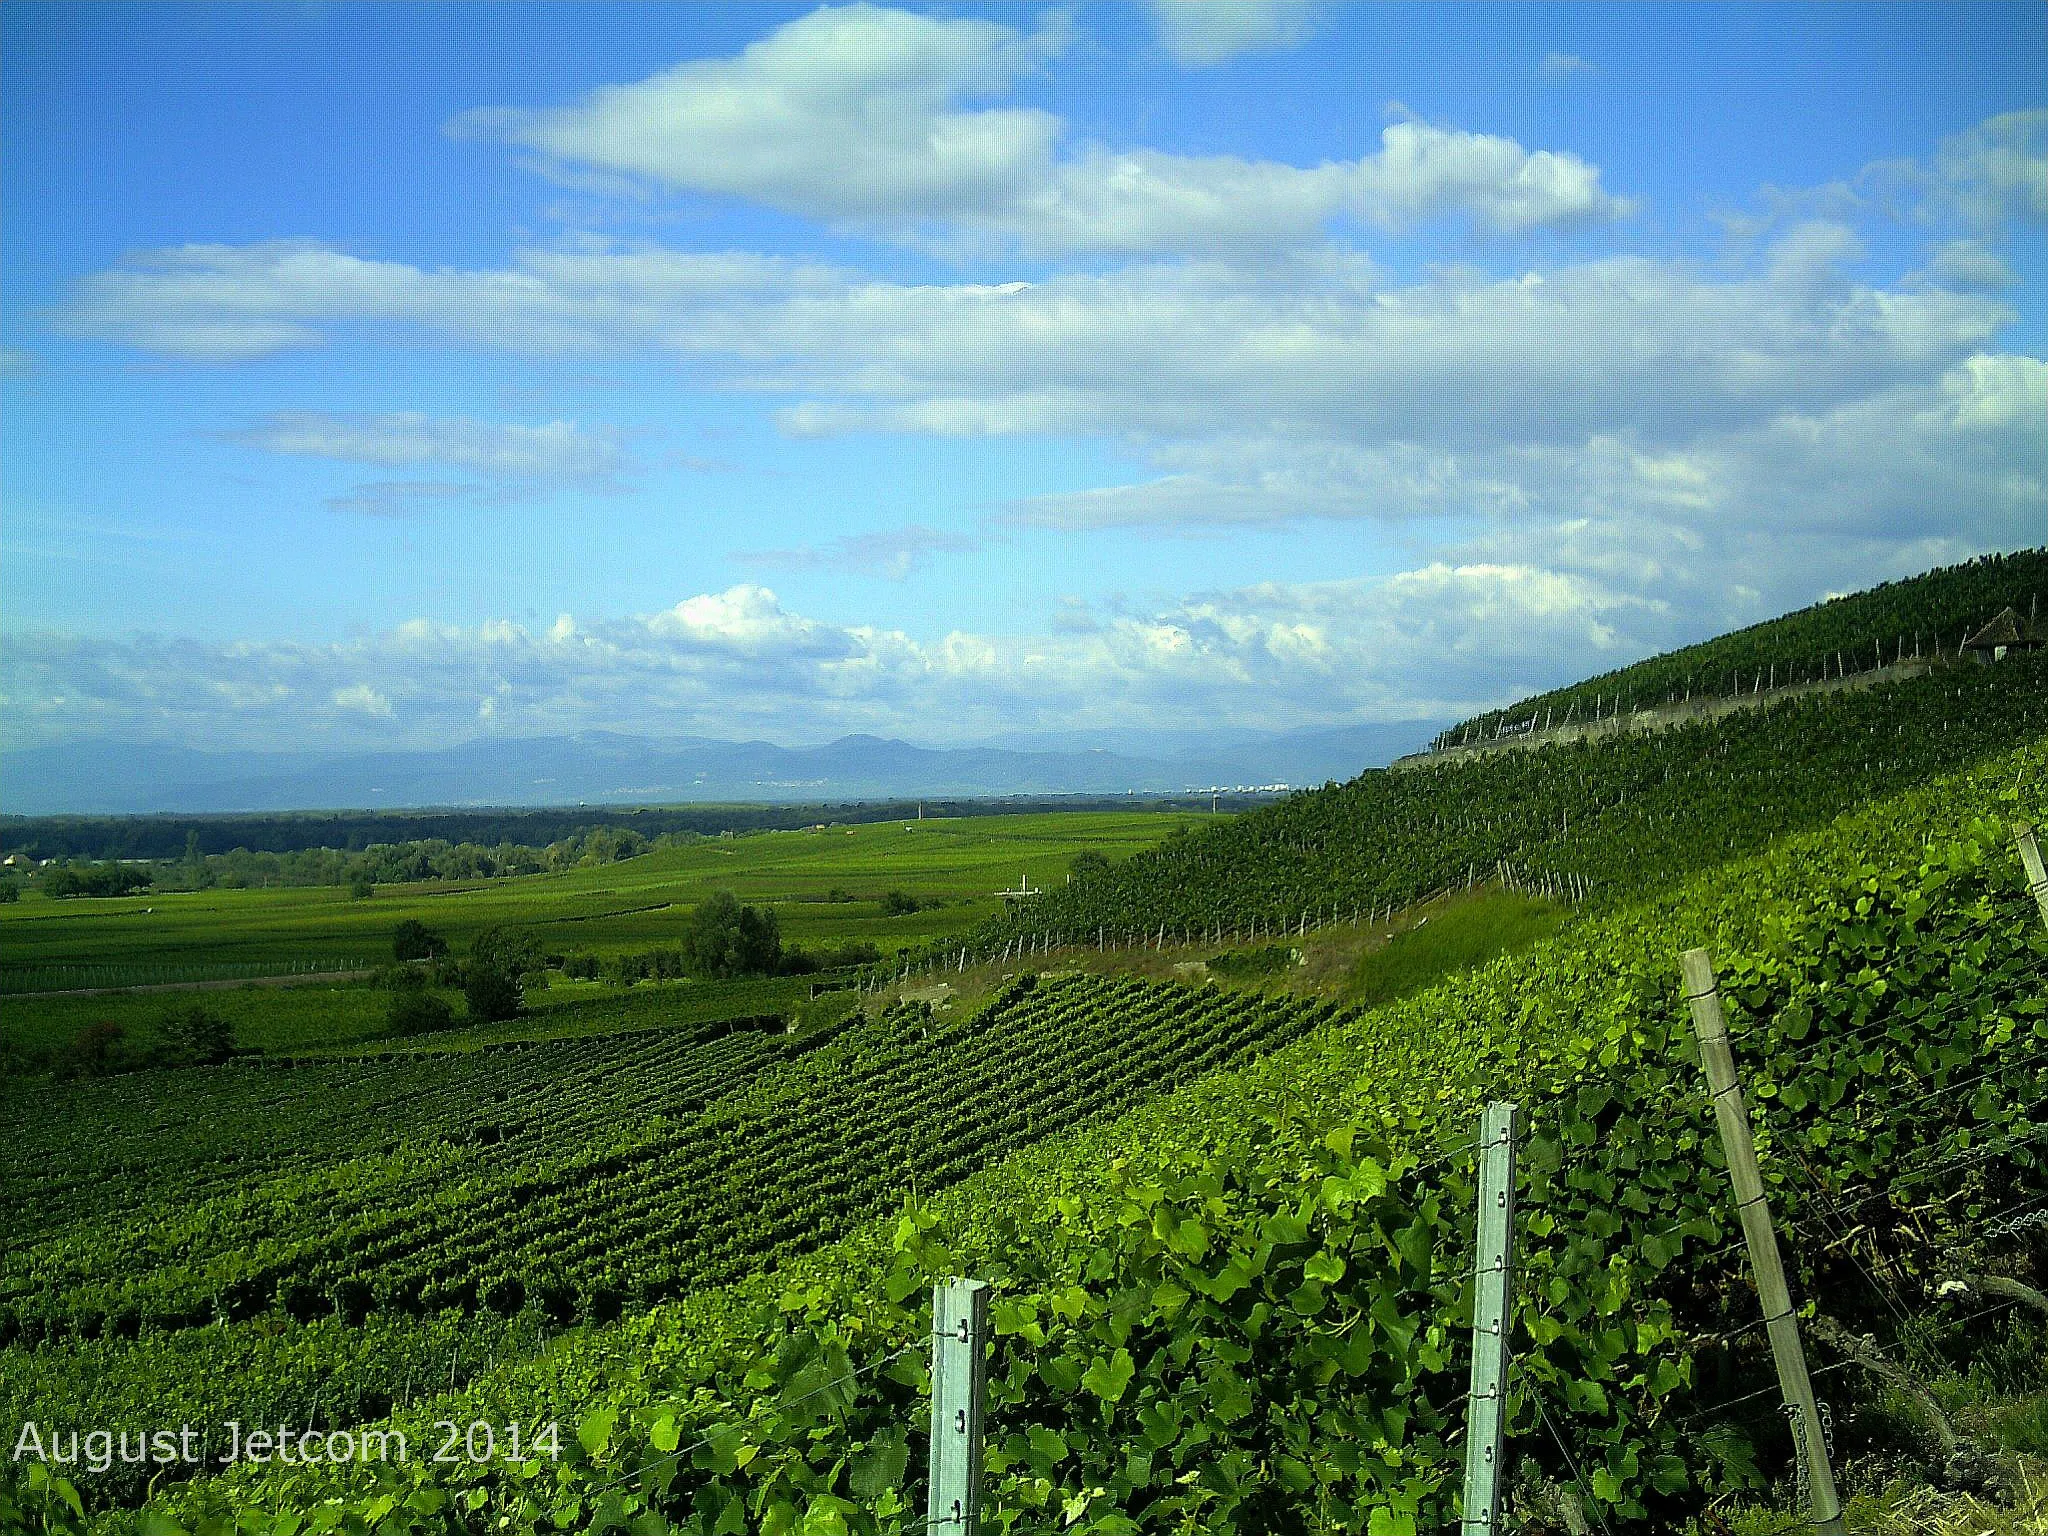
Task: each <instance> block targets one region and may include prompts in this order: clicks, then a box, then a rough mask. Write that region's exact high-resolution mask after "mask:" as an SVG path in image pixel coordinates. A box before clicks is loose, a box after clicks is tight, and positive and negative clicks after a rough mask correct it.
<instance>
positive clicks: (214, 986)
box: [0, 971, 377, 1002]
mask: <svg viewBox="0 0 2048 1536" xmlns="http://www.w3.org/2000/svg"><path fill="white" fill-rule="evenodd" d="M376 974H377V973H376V972H375V971H297V972H294V973H293V974H292V975H289V976H235V977H230V978H229V979H227V980H225V981H152V982H149V983H147V984H145V985H143V986H139V987H68V988H65V989H63V990H61V991H55V992H0V1001H4V1002H13V1001H14V1000H15V999H17V998H25V997H105V996H106V995H107V994H108V993H110V992H219V991H223V990H225V989H226V988H229V987H311V986H317V985H319V984H320V983H321V982H324V981H361V980H362V979H363V978H364V977H366V976H374V975H376Z"/></svg>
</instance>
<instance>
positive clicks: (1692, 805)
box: [935, 652, 2048, 955]
mask: <svg viewBox="0 0 2048 1536" xmlns="http://www.w3.org/2000/svg"><path fill="white" fill-rule="evenodd" d="M2043 729H2048V653H2040V652H2037V653H2035V654H2034V655H2032V656H2016V657H2011V658H2008V659H2007V660H2006V661H2004V662H2001V663H1999V664H1997V665H1995V666H1975V665H1970V666H1961V667H1955V668H1949V669H1944V670H1942V671H1939V672H1935V673H1930V674H1927V675H1923V676H1919V677H1915V678H1910V679H1906V680H1903V681H1900V682H1897V683H1893V684H1888V685H1886V686H1883V687H1880V688H1875V689H1869V690H1859V691H1855V692H1845V693H1837V694H1827V695H1816V696H1811V697H1807V698H1800V699H1789V700H1785V701H1782V702H1780V703H1777V704H1775V705H1770V706H1767V707H1764V708H1760V709H1757V710H1754V711H1748V712H1744V713H1741V714H1737V715H1729V716H1726V717H1723V718H1721V719H1717V720H1707V721H1700V722H1696V723H1692V724H1688V725H1685V726H1681V727H1677V728H1675V729H1672V730H1668V731H1662V732H1658V733H1655V734H1651V735H1636V736H1624V737H1614V738H1608V739H1605V740H1601V741H1597V742H1584V743H1575V744H1568V745H1560V746H1552V747H1545V748H1541V749H1538V750H1532V751H1529V752H1522V753H1514V754H1505V755H1498V756H1493V757H1486V758H1475V759H1469V760H1454V761H1447V762H1445V763H1444V764H1442V765H1441V766H1438V767H1434V768H1430V769H1427V770H1422V771H1411V772H1402V773H1387V772H1374V773H1368V774H1365V775H1363V776H1361V777H1359V778H1357V779H1354V780H1352V781H1351V782H1350V783H1348V784H1344V785H1338V786H1329V787H1325V788H1323V789H1320V790H1312V791H1309V792H1307V793H1304V794H1299V795H1294V796H1291V797H1289V798H1288V799H1286V800H1284V801H1282V802H1280V803H1279V804H1277V805H1273V806H1269V807H1265V808H1263V809H1260V810H1256V811H1251V812H1248V813H1246V814H1245V815H1242V816H1238V817H1235V818H1233V819H1232V820H1231V821H1229V822H1227V823H1224V824H1222V825H1220V826H1216V827H1214V828H1207V827H1205V828H1202V829H1200V830H1197V831H1194V832H1191V833H1188V834H1187V835H1185V836H1180V837H1174V838H1169V839H1168V840H1167V841H1166V842H1165V843H1163V844H1161V845H1160V846H1159V847H1157V848H1154V849H1150V850H1147V851H1146V852H1143V853H1140V854H1137V855H1134V856H1133V857H1131V858H1130V859H1128V860H1126V861H1125V862H1123V863H1121V864H1118V865H1116V866H1114V867H1112V868H1110V869H1107V870H1101V871H1096V872H1092V873H1088V874H1084V875H1082V876H1079V877H1077V878H1076V879H1075V880H1074V881H1073V883H1072V884H1070V885H1065V886H1055V887H1053V888H1052V889H1050V890H1048V891H1047V892H1046V893H1045V894H1044V895H1042V896H1039V897H1037V898H1035V899H1033V900H1031V901H1028V902H1017V903H1013V904H1012V906H1011V908H1010V910H1009V911H1007V912H1005V913H1003V914H1000V915H999V916H997V917H995V918H992V919H990V920H989V921H988V922H986V923H984V924H983V925H982V926H981V927H979V928H978V929H976V930H975V931H974V932H973V933H972V934H971V935H969V936H968V938H967V939H966V940H965V941H964V944H963V943H962V942H961V941H952V942H951V943H950V944H949V945H948V946H945V947H942V949H941V950H939V951H936V952H935V953H939V954H943V953H951V952H953V951H954V950H956V949H958V948H961V947H964V948H965V949H966V950H967V951H968V953H970V954H974V955H990V954H1000V953H1002V952H1004V950H1005V949H1006V947H1010V946H1014V945H1016V944H1017V943H1018V942H1020V941H1023V942H1026V943H1029V944H1033V945H1036V944H1042V943H1045V942H1052V943H1055V944H1058V943H1084V944H1092V943H1095V942H1096V941H1097V939H1098V936H1101V937H1103V938H1105V939H1107V940H1110V941H1122V942H1131V941H1134V940H1136V939H1139V938H1141V937H1143V936H1145V935H1150V934H1155V933H1157V932H1158V931H1159V930H1160V929H1162V928H1163V929H1164V930H1165V932H1166V935H1167V936H1168V937H1169V938H1171V937H1174V936H1176V935H1185V936H1188V937H1191V938H1203V937H1208V936H1211V935H1217V936H1227V935H1231V934H1248V933H1251V932H1253V931H1255V930H1256V931H1258V932H1263V933H1271V932H1274V931H1275V930H1278V929H1284V930H1288V931H1293V930H1295V929H1297V928H1299V927H1301V926H1302V925H1303V924H1306V925H1308V926H1311V927H1312V926H1315V925H1316V924H1318V923H1323V922H1328V921H1332V920H1335V919H1338V918H1349V917H1350V916H1351V915H1352V914H1353V913H1354V912H1357V911H1370V910H1372V909H1374V908H1384V907H1386V906H1389V905H1393V906H1400V905H1404V904H1406V903H1409V902H1413V901H1416V900H1418V899H1420V898H1422V897H1423V896H1425V895H1428V894H1430V893H1431V892H1434V891H1437V890H1441V889H1443V888H1444V887H1446V886H1450V885H1462V884H1464V883H1465V882H1466V881H1468V880H1470V879H1472V878H1474V877H1475V876H1487V875H1490V874H1491V872H1493V871H1494V870H1496V869H1497V868H1499V867H1501V866H1502V865H1508V866H1512V867H1513V868H1514V869H1515V870H1516V871H1518V872H1519V874H1520V875H1521V876H1522V877H1525V878H1527V879H1530V880H1534V881H1539V882H1541V881H1550V882H1552V883H1553V884H1555V885H1556V886H1557V887H1558V888H1560V889H1569V890H1571V891H1573V892H1585V891H1590V892H1591V893H1592V894H1593V895H1594V896H1595V897H1597V898H1599V899H1602V900H1607V899H1612V898H1615V897H1618V896H1621V895H1625V894H1627V893H1630V892H1633V891H1637V890H1641V889H1645V888H1648V887H1650V886H1653V885H1655V884H1656V883H1658V882H1661V881H1665V880H1670V879H1673V878H1676V877H1678V876H1681V875H1683V874H1686V873H1688V872H1690V871H1692V870H1696V869H1699V868H1703V867H1705V866H1707V865H1710V864H1714V863H1718V862H1720V861H1721V860H1723V859H1726V858H1728V857H1730V856H1731V855H1734V854H1740V853H1747V852H1753V851H1756V850H1758V849H1761V848H1762V847H1764V846H1765V844H1766V843H1767V842H1768V841H1769V840H1770V839H1771V838H1773V837H1777V836H1781V835H1783V834H1785V833H1788V832H1794V831H1799V830H1801V829H1804V828H1809V827H1813V826H1817V825H1821V824H1823V823H1825V822H1827V821H1829V820H1831V819H1832V818H1833V817H1835V816H1838V815H1840V814H1842V813H1843V812H1844V811H1847V810H1849V809H1850V808H1852V807H1854V806H1856V805H1858V804H1861V803H1864V802H1866V801H1868V800H1870V799H1872V798H1874V797H1877V796H1881V795H1883V794H1885V793H1888V792H1890V791H1893V790H1897V789H1900V788H1903V787H1906V786H1908V785H1912V784H1917V783H1925V782H1926V781H1928V780H1929V779H1931V778H1932V777H1934V776H1936V775H1938V774H1940V773H1944V772H1947V771H1950V770H1952V769H1955V768H1957V767H1961V766H1963V765H1965V764H1968V763H1970V762H1973V761H1975V760H1977V759H1978V758H1980V757H1982V756H1984V755H1985V754H1986V753H1989V752H1995V751H1999V750H2001V749H2004V748H2007V747H2010V746H2013V745H2015V744H2016V743H2019V742H2022V741H2026V740H2029V739H2031V738H2033V737H2034V736H2036V735H2038V734H2039V733H2040V732H2041V731H2042V730H2043Z"/></svg>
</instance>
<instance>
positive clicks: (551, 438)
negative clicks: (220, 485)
mask: <svg viewBox="0 0 2048 1536" xmlns="http://www.w3.org/2000/svg"><path fill="white" fill-rule="evenodd" d="M240 441H242V442H245V443H248V444H249V445H250V446H252V447H256V448H262V449H265V450H267V451H269V452H271V453H283V454H296V455H301V456H304V457H309V458H320V459H338V460H341V461H343V462H346V463H353V464H373V465H377V466H380V467H383V468H390V469H400V468H412V467H414V466H418V465H427V464H433V465H444V466H446V467H448V468H451V469H465V470H469V471H471V472H473V473H476V474H480V475H484V476H486V477H488V478H490V479H493V480H523V481H555V482H582V483H586V484H590V483H603V482H607V481H609V480H611V479H612V478H613V477H615V476H616V475H617V474H618V473H619V472H620V471H621V470H622V469H624V468H625V455H624V453H623V451H622V450H621V448H620V446H619V442H618V437H617V434H616V433H613V432H609V431H602V430H600V431H590V430H587V429H585V428H582V427H579V426H578V425H577V424H576V423H575V422H573V421H552V422H548V423H546V424H545V425H542V426H537V427H521V426H498V425H494V424H492V423H489V422H482V421H472V420H470V419H468V418H466V417H432V416H426V415H423V414H421V413H420V412H417V411H400V412H392V413H387V414H384V415H346V414H335V413H331V412H325V411H278V412H275V413H273V414H272V415H270V416H268V417H266V418H265V419H264V420H263V422H262V423H261V424H259V425H258V426H256V427H254V428H252V429H251V430H249V431H247V432H244V433H242V434H240Z"/></svg>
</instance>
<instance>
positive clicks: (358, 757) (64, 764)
mask: <svg viewBox="0 0 2048 1536" xmlns="http://www.w3.org/2000/svg"><path fill="white" fill-rule="evenodd" d="M1443 724H1444V722H1443V721H1441V720H1409V721H1401V722H1397V723H1393V724H1374V725H1355V726H1343V727H1337V728H1332V729H1324V730H1312V731H1297V732H1289V733H1285V734H1275V735H1268V736H1258V735H1252V734H1248V733H1244V732H1215V733H1199V732H1194V733H1190V732H1181V733H1175V734H1173V735H1170V736H1167V735H1161V736H1156V737H1150V738H1148V737H1147V736H1146V735H1145V734H1144V733H1140V732H1122V733H1118V734H1117V735H1116V736H1115V737H1113V738H1089V737H1086V736H1083V735H1080V734H1074V733H1070V734H1068V735H1063V736H1059V737H1053V738H1042V739H1038V740H1036V741H1034V740H1033V739H1032V738H1028V737H1010V738H1006V739H1005V741H1004V743H1003V744H1002V745H990V746H979V747H918V746H912V745H911V744H909V743H908V742H902V741H893V740H888V739H885V738H882V737H879V736H842V737H841V738H840V739H839V740H837V741H833V742H829V743H826V744H825V745H823V746H815V747H779V746H776V745H774V744H773V743H771V742H765V741H716V740H712V739H710V738H706V737H674V738H668V739H663V740H652V739H648V738H643V737H635V736H621V735H617V734H614V733H611V732H606V731H586V732H583V733H581V734H578V735H575V736H558V737H536V738H528V739H523V740H491V739H487V740H478V741H471V742H465V743H463V744H462V745H460V746H453V747H446V748H442V749H440V750H436V751H426V752H356V753H329V752H198V751H194V750H192V749H190V748H187V747H172V746H157V745H142V744H132V743H124V742H113V741H78V742H67V743H64V744H61V745H57V746H47V747H32V748H27V749H24V750H21V751H13V752H5V753H0V811H5V812H8V813H10V814H13V815H23V816H47V815H57V814H61V813H63V812H77V813H80V814H102V815H105V814H130V813H144V812H150V811H193V812H197V811H282V810H315V809H342V808H347V809H383V808H386V807H400V806H475V805H492V806H515V805H568V804H578V803H588V804H592V805H633V804H655V803H666V802H677V801H697V800H717V801H733V800H737V801H818V800H848V799H877V798H892V797H898V796H904V795H932V796H941V795H945V796H956V797H959V796H976V795H1056V794H1097V795H1099V794H1122V793H1125V792H1131V793H1143V794H1150V793H1178V792H1182V791H1186V790H1204V789H1210V788H1226V789H1228V788H1237V787H1247V788H1248V787H1262V786H1271V785H1286V786H1290V787H1295V786H1301V785H1308V784H1320V783H1322V782H1323V781H1324V780H1326V779H1338V780H1342V779H1348V778H1351V777H1352V776H1354V775H1355V774H1357V773H1359V772H1361V771H1362V770H1364V769H1366V768H1371V767H1378V766H1380V765H1382V764H1384V763H1387V762H1389V761H1391V760H1392V759H1393V758H1395V757H1398V756H1400V755H1401V754H1402V753H1405V752H1411V751H1414V750H1416V749H1417V748H1419V747H1421V746H1422V745H1423V744H1424V743H1426V742H1427V741H1428V740H1429V738H1430V737H1431V736H1433V735H1434V734H1435V733H1436V732H1437V731H1438V730H1439V729H1441V728H1442V726H1443ZM1106 740H1109V741H1113V742H1114V745H1115V748H1116V749H1115V750H1111V749H1110V747H1109V746H1107V745H1103V744H1101V743H1102V742H1104V741H1106ZM1148 749H1149V750H1148Z"/></svg>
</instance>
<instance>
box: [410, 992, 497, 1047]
mask: <svg viewBox="0 0 2048 1536" xmlns="http://www.w3.org/2000/svg"><path fill="white" fill-rule="evenodd" d="M514 997H515V998H516V997H517V989H516V988H515V989H514ZM514 1007H515V1009H516V1007H517V1004H516V1002H515V1004H514ZM471 1011H472V1012H474V1011H475V1008H474V1005H472V1007H471ZM388 1017H389V1019H390V1022H391V1033H392V1034H394V1035H424V1034H428V1033H430V1032H431V1031H433V1030H437V1029H446V1028H448V1026H449V1025H451V1024H453V1023H454V1022H455V1010H454V1009H452V1008H450V1007H449V1006H448V1004H447V1003H446V1002H445V1001H444V1000H443V999H441V998H440V997H437V996H436V995H435V994H434V993H432V992H428V991H426V990H424V989H420V990H415V991H405V992H399V993H397V994H396V995H395V996H393V997H392V999H391V1012H390V1014H389V1015H388Z"/></svg>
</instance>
